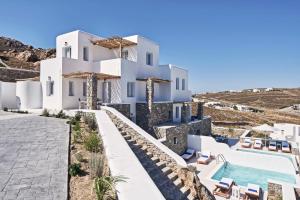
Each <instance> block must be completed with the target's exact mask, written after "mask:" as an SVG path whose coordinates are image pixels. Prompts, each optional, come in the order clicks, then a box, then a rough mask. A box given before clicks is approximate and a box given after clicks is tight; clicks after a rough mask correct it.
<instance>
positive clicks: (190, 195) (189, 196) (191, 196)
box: [187, 193, 196, 200]
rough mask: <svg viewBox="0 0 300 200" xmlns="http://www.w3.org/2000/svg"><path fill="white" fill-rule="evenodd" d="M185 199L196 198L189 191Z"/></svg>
mask: <svg viewBox="0 0 300 200" xmlns="http://www.w3.org/2000/svg"><path fill="white" fill-rule="evenodd" d="M187 199H188V200H195V199H196V198H195V197H194V196H193V195H192V193H190V194H189V195H188V196H187Z"/></svg>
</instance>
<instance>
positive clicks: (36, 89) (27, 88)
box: [16, 81, 42, 110]
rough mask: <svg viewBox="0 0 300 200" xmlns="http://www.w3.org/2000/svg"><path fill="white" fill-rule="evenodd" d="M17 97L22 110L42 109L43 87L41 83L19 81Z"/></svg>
mask: <svg viewBox="0 0 300 200" xmlns="http://www.w3.org/2000/svg"><path fill="white" fill-rule="evenodd" d="M16 96H17V98H18V99H19V103H20V109H21V110H27V109H37V108H41V107H42V87H41V83H40V82H39V81H17V83H16Z"/></svg>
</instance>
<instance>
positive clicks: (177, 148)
mask: <svg viewBox="0 0 300 200" xmlns="http://www.w3.org/2000/svg"><path fill="white" fill-rule="evenodd" d="M154 131H155V133H156V135H159V136H160V137H161V138H164V140H163V141H162V143H163V144H164V145H166V146H167V147H169V149H171V150H172V151H174V152H175V153H177V154H179V155H182V154H183V153H184V151H185V150H186V148H187V135H188V132H189V126H187V125H185V124H184V125H181V126H180V125H179V126H171V127H170V126H168V127H154ZM174 138H176V141H174ZM175 142H176V143H175Z"/></svg>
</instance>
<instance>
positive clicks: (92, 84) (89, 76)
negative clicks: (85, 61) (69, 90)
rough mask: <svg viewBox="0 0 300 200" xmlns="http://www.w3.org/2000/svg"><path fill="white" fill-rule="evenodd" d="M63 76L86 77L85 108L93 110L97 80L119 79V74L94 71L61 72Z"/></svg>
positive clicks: (95, 100) (95, 105) (94, 107)
mask: <svg viewBox="0 0 300 200" xmlns="http://www.w3.org/2000/svg"><path fill="white" fill-rule="evenodd" d="M63 77H64V78H78V79H86V80H87V81H86V86H87V95H86V99H87V100H86V105H87V109H90V110H95V109H97V102H98V99H97V80H104V81H105V80H107V79H119V78H120V76H115V75H110V74H104V73H94V72H80V71H78V72H71V73H68V74H63Z"/></svg>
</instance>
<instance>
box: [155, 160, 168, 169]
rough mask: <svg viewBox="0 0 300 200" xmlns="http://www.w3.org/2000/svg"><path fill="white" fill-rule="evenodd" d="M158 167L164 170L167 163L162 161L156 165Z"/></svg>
mask: <svg viewBox="0 0 300 200" xmlns="http://www.w3.org/2000/svg"><path fill="white" fill-rule="evenodd" d="M156 166H157V167H159V168H160V169H162V168H164V167H165V166H166V162H164V161H160V162H158V163H156Z"/></svg>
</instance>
